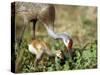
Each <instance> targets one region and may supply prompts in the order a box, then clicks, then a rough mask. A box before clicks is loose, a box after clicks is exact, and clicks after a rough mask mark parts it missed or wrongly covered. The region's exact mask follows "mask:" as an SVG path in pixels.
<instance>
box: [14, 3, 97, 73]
mask: <svg viewBox="0 0 100 75" xmlns="http://www.w3.org/2000/svg"><path fill="white" fill-rule="evenodd" d="M55 10H56V18H55V24H54V31H56V32H68V33H69V34H70V35H71V37H72V39H73V42H74V44H73V49H74V54H73V57H68V58H67V60H65V64H64V65H63V66H61V65H60V64H59V63H56V62H52V61H50V60H49V59H48V57H45V56H44V58H43V60H42V61H41V62H40V63H39V65H38V66H37V68H34V67H33V62H34V58H35V56H34V55H33V54H31V53H30V52H29V51H28V48H27V44H28V43H29V40H30V39H31V37H32V36H31V27H32V23H30V25H29V26H28V27H27V29H26V30H25V33H24V38H23V42H22V44H21V48H20V49H19V48H18V46H17V42H16V44H15V49H16V51H15V54H16V67H19V66H18V65H19V61H20V70H18V72H42V71H43V72H44V71H61V70H64V71H66V70H76V69H91V68H96V67H97V7H92V6H74V5H73V6H72V5H55ZM15 22H16V23H15V24H16V38H18V36H19V35H20V32H21V28H22V26H23V19H22V18H21V16H20V15H19V14H16V18H15ZM36 38H37V39H41V40H44V41H46V42H47V43H48V44H49V45H50V47H51V49H52V50H53V51H55V50H57V49H61V50H64V44H63V42H62V41H61V40H54V39H52V38H51V37H49V35H48V34H47V31H46V29H45V28H44V26H43V25H42V24H41V23H40V22H37V25H36ZM22 52H23V54H21V53H22ZM17 63H18V64H17Z"/></svg>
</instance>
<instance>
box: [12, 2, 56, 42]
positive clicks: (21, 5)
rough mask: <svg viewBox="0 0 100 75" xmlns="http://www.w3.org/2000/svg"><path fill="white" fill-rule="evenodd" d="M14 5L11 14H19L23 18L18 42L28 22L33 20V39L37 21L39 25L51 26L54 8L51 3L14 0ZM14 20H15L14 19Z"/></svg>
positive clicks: (53, 18)
mask: <svg viewBox="0 0 100 75" xmlns="http://www.w3.org/2000/svg"><path fill="white" fill-rule="evenodd" d="M13 6H15V12H14V13H13V10H14V9H12V16H13V14H15V16H16V14H19V15H20V16H21V18H23V29H22V32H21V36H20V38H19V43H21V41H22V38H23V33H24V31H25V29H26V27H27V25H29V23H30V22H33V27H32V29H33V37H32V38H33V39H35V25H36V22H37V21H40V22H41V23H42V24H41V25H44V24H45V25H47V26H48V27H50V28H53V25H54V20H55V8H54V6H53V5H52V4H42V3H30V2H15V4H13V5H12V8H13ZM15 21H16V20H15Z"/></svg>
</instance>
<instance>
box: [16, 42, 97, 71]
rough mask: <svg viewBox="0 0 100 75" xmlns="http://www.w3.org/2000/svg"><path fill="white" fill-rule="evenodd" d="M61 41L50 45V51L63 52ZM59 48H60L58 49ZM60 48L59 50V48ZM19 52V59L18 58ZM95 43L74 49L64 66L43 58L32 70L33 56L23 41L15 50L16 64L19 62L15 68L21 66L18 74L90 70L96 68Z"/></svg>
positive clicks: (45, 57)
mask: <svg viewBox="0 0 100 75" xmlns="http://www.w3.org/2000/svg"><path fill="white" fill-rule="evenodd" d="M61 44H62V42H61V41H55V45H53V44H51V49H52V50H56V49H61V50H64V45H61ZM60 46H61V47H60ZM59 47H60V48H59ZM20 52H22V53H21V57H20ZM96 52H97V42H96V41H94V42H92V43H88V44H87V46H85V47H84V48H78V47H77V48H75V47H74V52H73V55H72V57H67V59H66V60H65V64H64V65H60V64H59V62H58V61H57V60H55V59H52V60H53V61H54V62H52V61H51V60H49V59H48V57H47V56H44V57H43V59H42V60H41V62H39V64H38V66H37V68H34V59H35V55H33V54H31V53H30V52H29V51H28V47H27V41H23V43H22V45H21V48H20V49H18V48H17V49H16V57H17V59H19V58H21V60H22V61H21V60H17V59H16V60H17V62H16V63H18V62H20V64H19V65H18V66H17V67H19V66H21V68H20V70H19V71H18V72H45V71H62V70H63V71H66V70H77V69H91V68H97V53H96Z"/></svg>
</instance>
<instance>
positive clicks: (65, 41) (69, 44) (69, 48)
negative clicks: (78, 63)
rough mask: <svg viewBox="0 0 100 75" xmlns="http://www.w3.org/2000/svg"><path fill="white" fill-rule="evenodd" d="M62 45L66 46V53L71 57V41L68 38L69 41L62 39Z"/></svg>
mask: <svg viewBox="0 0 100 75" xmlns="http://www.w3.org/2000/svg"><path fill="white" fill-rule="evenodd" d="M63 41H64V44H65V46H66V49H67V51H68V52H69V53H70V54H71V55H72V52H73V49H72V46H73V40H72V39H71V38H70V39H67V40H66V39H64V40H63Z"/></svg>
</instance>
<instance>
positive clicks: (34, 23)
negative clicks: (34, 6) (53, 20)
mask: <svg viewBox="0 0 100 75" xmlns="http://www.w3.org/2000/svg"><path fill="white" fill-rule="evenodd" d="M36 22H37V19H36V20H33V27H32V31H33V32H32V39H35V25H36Z"/></svg>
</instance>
